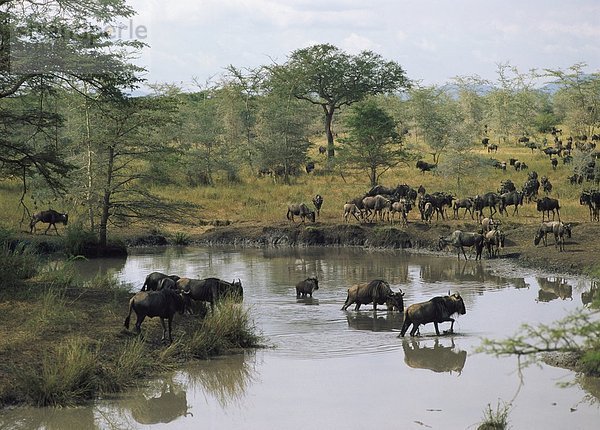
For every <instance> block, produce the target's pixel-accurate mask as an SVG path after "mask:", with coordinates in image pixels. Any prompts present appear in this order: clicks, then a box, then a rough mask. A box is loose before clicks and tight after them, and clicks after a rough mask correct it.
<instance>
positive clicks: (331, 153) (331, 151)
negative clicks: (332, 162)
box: [323, 105, 335, 159]
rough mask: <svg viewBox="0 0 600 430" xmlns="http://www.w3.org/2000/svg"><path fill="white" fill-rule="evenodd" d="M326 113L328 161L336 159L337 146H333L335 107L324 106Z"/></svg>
mask: <svg viewBox="0 0 600 430" xmlns="http://www.w3.org/2000/svg"><path fill="white" fill-rule="evenodd" d="M323 110H324V111H325V134H326V135H327V159H332V158H333V157H335V146H334V144H333V130H332V124H333V114H334V112H335V110H334V108H333V107H328V106H327V105H323Z"/></svg>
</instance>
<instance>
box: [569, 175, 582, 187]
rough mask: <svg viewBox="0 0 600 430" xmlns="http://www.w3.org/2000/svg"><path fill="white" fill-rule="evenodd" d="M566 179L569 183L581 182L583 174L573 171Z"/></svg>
mask: <svg viewBox="0 0 600 430" xmlns="http://www.w3.org/2000/svg"><path fill="white" fill-rule="evenodd" d="M567 179H568V180H569V182H570V183H571V185H575V184H582V183H583V175H580V174H579V173H573V174H572V175H571V176H567Z"/></svg>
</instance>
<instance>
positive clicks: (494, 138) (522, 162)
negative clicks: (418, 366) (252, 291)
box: [0, 0, 600, 405]
mask: <svg viewBox="0 0 600 430" xmlns="http://www.w3.org/2000/svg"><path fill="white" fill-rule="evenodd" d="M133 14H134V11H133V10H132V9H131V8H130V7H128V6H127V4H126V3H125V2H124V1H122V0H106V1H102V2H97V1H92V0H81V1H78V2H71V1H66V0H54V1H47V2H36V1H12V0H6V1H1V2H0V122H1V126H2V133H1V134H0V202H1V207H2V211H1V213H0V240H1V241H2V248H1V249H0V252H1V253H2V256H1V258H0V279H1V287H0V296H1V299H0V308H1V314H2V317H1V319H2V324H1V326H2V329H1V331H2V336H1V337H0V338H1V339H2V340H1V341H0V357H1V358H2V359H1V360H0V402H1V403H2V404H3V405H9V404H15V403H17V404H19V403H29V404H34V405H65V404H76V403H80V402H82V401H85V400H87V399H90V398H94V397H96V396H98V395H102V394H106V393H110V392H115V391H119V390H122V389H124V388H126V387H128V386H129V385H131V384H132V383H134V382H135V381H136V380H137V379H139V378H141V377H143V376H147V375H148V370H147V369H148V368H150V366H149V363H153V366H152V369H153V371H155V372H159V371H161V370H162V369H163V368H169V367H174V366H176V365H177V364H178V363H180V362H181V361H185V360H191V359H194V358H205V357H208V356H210V355H214V354H222V353H225V352H227V351H231V350H236V349H240V348H252V347H257V346H260V345H262V344H264V343H268V341H267V340H264V339H261V337H260V336H259V335H258V334H257V331H256V328H255V327H254V326H253V324H252V318H251V316H250V315H249V314H248V310H246V309H243V308H239V306H236V304H235V303H231V304H226V305H223V306H221V307H220V308H219V311H218V312H217V313H210V314H209V316H207V317H206V318H205V319H203V320H202V321H201V322H199V321H198V320H195V319H194V320H192V319H189V320H187V322H186V323H185V324H183V325H180V326H178V330H180V331H177V330H175V336H174V337H175V340H174V342H173V343H171V344H170V345H169V346H164V345H161V344H160V343H159V342H158V340H156V341H155V340H153V338H150V337H149V338H148V339H146V340H140V339H139V338H138V337H135V336H132V335H130V334H128V333H126V332H124V331H123V330H122V323H121V321H122V315H124V314H125V313H126V308H127V302H128V300H129V298H130V296H131V294H130V293H129V291H128V290H127V289H124V288H121V287H120V286H119V285H117V284H116V282H115V281H114V280H112V279H110V278H97V279H95V280H93V281H89V282H85V283H82V282H80V280H78V279H77V277H76V276H75V275H74V272H73V271H72V269H71V267H70V264H71V263H70V261H71V260H72V259H73V258H82V257H80V256H84V257H86V258H90V257H93V256H98V255H110V254H113V253H126V248H127V246H136V245H148V244H194V243H237V244H248V245H251V246H256V245H263V246H268V245H269V244H270V243H272V242H273V241H275V240H279V239H282V238H285V240H279V243H286V244H288V245H292V246H293V245H301V244H304V245H354V246H356V245H358V246H378V247H392V248H400V247H402V248H405V247H413V248H421V249H430V250H437V245H438V238H439V236H440V235H447V234H449V233H450V232H451V231H454V230H456V229H460V228H464V229H468V230H473V231H475V230H477V229H479V228H480V226H479V224H478V222H477V220H476V219H475V220H472V218H469V217H467V218H466V219H463V217H462V209H460V213H459V216H458V219H455V218H454V217H452V216H444V215H443V208H442V211H441V212H440V213H438V215H437V216H434V219H433V221H431V220H429V219H426V220H423V215H422V214H421V212H420V211H419V208H418V206H419V200H418V199H422V198H423V197H424V196H425V195H429V196H431V195H433V194H434V193H435V192H438V193H445V195H449V196H451V197H452V199H450V203H449V207H451V205H452V201H455V202H456V201H462V200H463V199H466V198H468V197H470V198H471V201H472V202H474V201H475V200H477V198H475V196H482V195H484V194H485V193H488V192H493V193H498V189H499V188H500V187H505V186H507V185H509V184H510V185H512V188H510V187H509V189H507V191H509V192H510V191H513V190H515V189H516V190H517V191H520V190H521V188H522V186H523V185H524V184H526V183H527V181H529V180H531V179H532V178H533V179H534V180H535V179H536V178H537V177H539V178H540V179H545V180H546V181H547V182H548V181H550V183H551V184H552V185H551V186H550V188H549V189H546V188H545V187H542V188H539V193H538V192H537V188H536V190H535V191H536V193H535V194H534V195H532V196H527V197H531V199H530V201H529V202H528V201H527V199H526V201H525V202H523V204H522V207H521V209H520V210H519V213H518V214H515V216H506V215H496V218H497V217H501V218H503V223H502V229H503V233H504V234H505V235H506V238H507V246H506V250H507V251H508V252H505V253H504V255H503V254H501V255H500V257H510V256H512V257H515V256H518V257H521V258H520V259H519V261H520V262H521V263H522V264H528V265H531V266H545V265H547V264H553V265H554V267H556V268H557V270H561V271H564V272H571V273H576V274H586V275H589V276H593V277H598V276H600V266H599V265H598V262H597V256H598V255H599V254H598V252H599V245H598V244H599V241H598V240H597V238H598V232H600V227H599V226H600V224H598V207H599V205H600V201H599V200H598V197H599V195H598V194H597V191H594V190H597V187H598V182H599V181H600V163H598V162H597V156H598V152H597V150H596V143H597V142H598V141H599V140H600V135H599V133H600V130H599V128H600V72H597V71H596V72H594V71H590V70H587V66H586V64H583V63H581V64H574V65H573V66H572V67H570V68H568V69H566V70H560V69H553V68H552V67H551V66H552V65H549V66H550V68H545V69H544V68H542V69H538V70H530V71H527V72H522V71H519V70H517V69H516V68H515V67H513V66H511V65H510V64H509V63H505V64H498V66H497V79H496V80H495V81H489V80H484V79H482V78H480V77H478V76H458V77H456V78H455V79H453V80H452V81H451V82H448V83H447V84H446V85H443V86H425V85H422V84H421V83H420V82H419V77H418V76H408V75H407V74H406V72H405V70H404V69H403V68H402V65H401V64H397V63H396V62H394V61H389V60H387V59H385V58H383V57H382V56H380V55H379V54H377V53H376V52H372V51H363V52H360V53H358V54H349V53H347V52H344V51H343V50H341V49H339V48H337V47H336V46H333V45H330V44H320V45H315V46H310V47H307V48H302V49H297V50H295V51H293V52H290V53H289V55H288V57H287V59H286V60H285V61H281V62H279V63H273V62H270V63H269V64H265V65H264V66H261V67H257V68H245V67H244V65H233V64H232V65H226V64H225V65H223V69H222V70H223V72H222V74H220V75H219V76H217V77H215V78H213V79H212V80H210V81H208V82H203V83H202V82H197V88H196V90H195V91H184V90H182V89H181V88H179V87H178V86H177V85H173V84H169V83H160V84H155V83H149V82H145V81H144V80H143V78H142V77H143V72H144V70H142V69H140V68H139V67H136V66H134V65H133V64H132V63H131V62H130V61H129V58H130V57H131V54H132V53H135V52H136V51H137V50H139V49H143V46H142V44H141V43H139V42H131V41H130V42H123V41H120V40H116V39H114V38H111V35H110V34H109V33H108V32H106V31H104V30H103V28H105V25H107V24H110V23H111V22H113V21H115V20H118V19H123V18H127V17H130V16H132V15H133ZM417 166H419V167H417ZM534 171H535V172H536V175H532V173H533V172H534ZM400 184H407V185H408V186H409V187H410V188H411V189H414V190H417V189H418V187H419V186H423V187H424V189H425V191H424V192H423V193H421V194H420V195H419V197H418V198H417V199H416V200H415V199H413V200H412V202H410V203H412V205H413V207H414V209H413V210H412V211H410V210H406V213H405V216H406V222H405V223H402V224H400V223H399V221H397V220H396V221H392V222H388V221H387V220H386V219H385V217H384V219H378V218H376V217H375V216H372V218H370V219H369V218H368V217H365V213H364V212H363V211H362V210H361V208H360V207H358V208H356V212H354V211H352V212H351V213H350V212H349V214H350V215H356V217H355V218H354V217H352V216H351V217H349V218H348V219H346V220H345V219H344V217H343V215H344V205H345V204H346V203H347V202H350V201H356V202H359V201H361V199H362V197H363V196H365V194H366V193H367V192H368V191H369V190H371V189H372V188H373V187H375V186H380V187H381V186H383V187H381V188H379V190H380V191H381V193H382V194H385V187H387V188H388V189H389V188H390V187H391V188H393V187H396V186H397V185H400ZM542 185H543V184H542ZM538 187H539V184H538ZM503 191H504V190H503ZM316 194H319V195H321V196H322V197H323V199H324V203H323V206H322V208H321V210H320V213H319V215H318V217H317V218H316V222H311V221H310V220H309V218H306V219H305V220H304V222H302V223H300V224H298V222H297V221H296V222H295V223H294V222H291V221H290V220H288V219H287V218H286V211H287V209H288V204H291V203H306V206H307V207H308V208H309V209H310V210H311V211H312V208H313V204H312V202H311V199H312V198H313V197H314V196H315V195H316ZM545 195H547V196H549V197H551V198H557V199H559V200H560V216H561V219H562V220H564V221H565V222H568V223H570V224H571V226H572V229H573V236H572V238H571V239H568V240H567V245H566V247H565V248H566V249H565V251H564V252H559V251H557V252H547V250H544V251H542V250H539V249H538V248H537V247H535V246H534V244H533V238H534V236H535V233H536V231H537V229H538V227H539V225H540V218H541V217H540V215H541V214H540V212H538V210H537V207H536V203H537V202H540V201H541V200H542V198H543V197H544V196H545ZM390 196H391V197H392V199H393V194H389V193H388V198H389V197H390ZM357 197H359V198H358V199H357ZM387 201H388V202H389V199H387ZM404 203H406V201H404ZM358 206H360V204H358ZM48 209H53V210H56V211H58V212H59V213H68V224H67V223H65V224H66V225H65V226H63V224H62V223H60V222H59V223H58V231H55V229H54V228H51V229H50V230H48V232H47V233H48V234H43V231H44V230H45V229H46V227H50V226H49V225H48V226H47V225H46V224H43V223H38V224H37V226H36V228H35V229H34V232H33V234H32V233H31V232H30V221H31V220H32V217H33V216H34V214H35V213H37V212H39V211H43V210H48ZM509 211H510V212H511V215H512V208H509ZM347 215H348V214H347ZM393 215H394V213H393V210H392V220H393V219H394V218H393ZM440 215H442V216H441V217H440ZM484 215H487V207H486V208H485V212H484ZM388 217H389V215H388ZM35 230H37V231H35ZM56 233H60V235H58V234H56ZM367 236H368V237H369V240H367V239H366V238H367ZM550 241H551V239H550ZM573 248H578V249H582V250H584V252H582V253H578V254H577V255H574V254H573V253H572V252H570V250H572V249H573ZM548 249H550V248H548ZM49 253H50V254H54V259H52V263H51V264H49V263H48V258H47V255H48V254H49ZM56 255H60V256H61V257H60V258H59V259H58V260H56ZM90 303H92V304H94V306H93V310H92V309H90V308H91V307H90V306H89V305H90ZM597 304H598V301H597V300H596V302H595V305H597ZM596 308H597V307H596ZM596 308H595V307H594V304H593V305H592V307H590V308H585V309H581V311H580V312H579V313H577V314H576V315H573V316H572V317H571V318H569V319H568V321H557V322H556V325H555V326H547V327H546V326H544V327H524V328H523V332H521V333H516V334H515V335H514V336H513V337H511V338H508V339H507V340H506V341H503V342H489V343H484V344H483V345H482V349H483V350H485V351H486V352H489V353H494V354H517V355H522V356H527V357H538V355H537V353H538V352H541V351H558V352H560V351H568V352H574V353H576V354H578V357H580V359H579V360H578V363H579V364H578V366H580V367H579V369H583V370H584V371H585V372H587V373H589V374H596V375H597V374H599V373H600V343H599V339H600V324H599V323H598V318H597V311H596V310H594V309H596ZM218 318H220V319H218ZM92 321H93V324H92V323H91V322H92ZM225 324H229V326H230V327H228V328H224V327H223V325H225ZM211 330H214V333H215V334H214V335H212V336H211V334H210V333H211ZM567 332H568V333H570V334H573V335H574V336H573V337H566V336H565V333H567ZM223 333H225V334H223ZM184 336H185V337H186V339H188V341H187V342H185V343H183V342H179V341H178V339H179V338H181V337H184ZM209 338H210V339H209ZM190 339H192V340H191V341H190ZM156 363H161V365H160V366H157V365H156Z"/></svg>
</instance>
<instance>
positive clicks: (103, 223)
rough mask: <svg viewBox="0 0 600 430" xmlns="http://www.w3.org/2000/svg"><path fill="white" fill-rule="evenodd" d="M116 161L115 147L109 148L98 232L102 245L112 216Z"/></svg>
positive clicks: (104, 244)
mask: <svg viewBox="0 0 600 430" xmlns="http://www.w3.org/2000/svg"><path fill="white" fill-rule="evenodd" d="M114 161H115V148H114V147H112V146H111V147H109V149H108V169H107V172H106V185H105V187H104V197H103V198H102V216H101V217H100V228H99V232H98V242H99V245H100V246H101V247H103V246H106V243H107V225H108V218H109V216H110V197H111V194H112V175H113V165H114Z"/></svg>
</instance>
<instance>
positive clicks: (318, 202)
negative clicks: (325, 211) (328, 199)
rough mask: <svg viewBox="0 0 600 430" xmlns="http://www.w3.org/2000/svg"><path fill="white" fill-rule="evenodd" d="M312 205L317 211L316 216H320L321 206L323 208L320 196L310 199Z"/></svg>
mask: <svg viewBox="0 0 600 430" xmlns="http://www.w3.org/2000/svg"><path fill="white" fill-rule="evenodd" d="M312 202H313V205H315V209H317V216H319V215H320V214H321V206H323V197H322V196H321V195H320V194H317V195H315V196H314V197H313V199H312Z"/></svg>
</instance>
